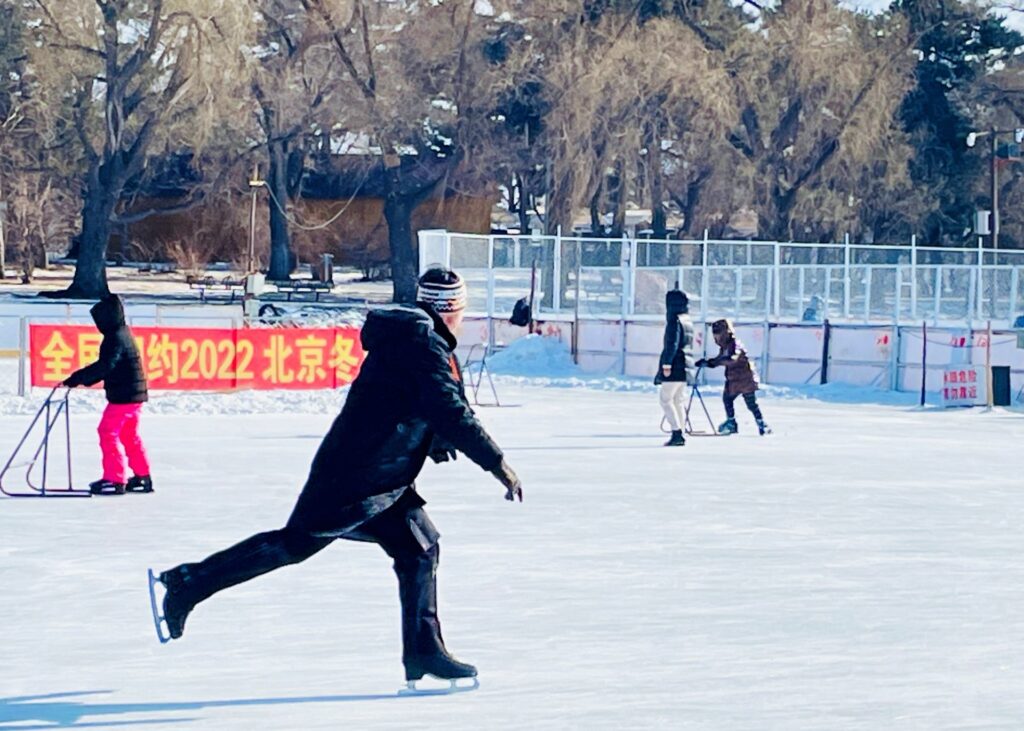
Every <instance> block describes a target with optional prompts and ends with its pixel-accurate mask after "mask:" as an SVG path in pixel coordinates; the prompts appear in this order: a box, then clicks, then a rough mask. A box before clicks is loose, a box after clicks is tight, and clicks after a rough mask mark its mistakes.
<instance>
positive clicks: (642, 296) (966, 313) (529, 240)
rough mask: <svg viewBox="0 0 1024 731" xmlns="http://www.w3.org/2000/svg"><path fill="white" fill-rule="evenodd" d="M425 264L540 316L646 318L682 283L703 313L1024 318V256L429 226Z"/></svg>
mask: <svg viewBox="0 0 1024 731" xmlns="http://www.w3.org/2000/svg"><path fill="white" fill-rule="evenodd" d="M419 237H420V264H421V267H423V266H428V265H429V264H431V263H435V262H436V263H444V264H447V265H449V266H451V267H453V268H455V269H456V270H458V271H459V272H460V273H461V274H462V275H463V277H465V278H466V280H467V283H468V284H469V309H470V312H471V313H472V314H476V315H488V316H494V315H501V314H502V313H506V312H510V311H511V309H512V306H513V304H514V303H515V301H516V300H517V299H519V298H520V297H523V296H526V295H527V294H528V293H529V291H530V282H531V275H532V274H535V276H534V280H535V282H536V284H535V295H534V308H535V312H536V313H537V314H538V315H539V316H545V315H547V316H559V315H577V314H578V315H580V316H583V317H622V318H631V319H643V318H644V317H645V316H660V314H661V313H663V312H664V295H665V292H666V291H667V290H668V289H670V288H672V287H673V286H679V287H681V288H682V289H683V290H684V291H686V292H687V293H688V294H689V296H690V301H691V306H690V310H691V312H692V313H694V314H695V315H699V316H701V317H704V318H708V317H712V316H730V317H738V318H765V319H769V318H770V319H774V320H782V321H799V320H804V321H812V322H813V321H822V320H824V319H825V318H830V319H832V320H837V319H841V320H848V321H853V322H899V323H913V322H921V321H929V322H944V321H953V322H970V321H972V320H993V321H995V322H996V323H998V324H1000V325H1002V326H1007V327H1009V326H1012V325H1013V323H1014V321H1015V320H1016V319H1017V318H1018V317H1020V316H1021V315H1024V251H1017V250H999V251H994V250H992V249H984V248H982V247H978V248H974V249H969V248H939V247H927V246H917V245H916V242H911V244H910V245H909V246H874V245H854V244H849V243H840V244H801V243H791V242H788V243H787V242H778V241H742V242H737V241H718V240H712V239H703V240H699V241H671V240H668V241H655V240H647V239H626V238H624V239H592V238H573V237H564V236H529V235H489V236H483V235H472V234H459V233H451V232H448V231H421V232H420V233H419Z"/></svg>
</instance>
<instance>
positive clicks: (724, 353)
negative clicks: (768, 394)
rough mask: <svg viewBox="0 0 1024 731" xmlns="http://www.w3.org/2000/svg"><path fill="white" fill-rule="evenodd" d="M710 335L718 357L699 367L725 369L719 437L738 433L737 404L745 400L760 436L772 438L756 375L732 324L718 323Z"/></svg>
mask: <svg viewBox="0 0 1024 731" xmlns="http://www.w3.org/2000/svg"><path fill="white" fill-rule="evenodd" d="M711 334H712V335H713V336H714V338H715V344H716V345H717V346H718V355H716V356H715V357H714V358H702V359H701V360H699V361H697V365H698V366H705V367H707V368H716V367H718V366H724V367H725V390H724V391H723V392H722V401H723V402H724V404H725V416H726V419H725V422H724V423H723V424H722V425H721V426H720V427H718V433H719V434H735V433H737V432H738V431H739V427H738V426H737V425H736V409H735V407H734V404H735V403H736V398H737V397H738V396H743V401H744V403H746V405H747V408H748V409H750V413H751V414H753V415H754V419H755V420H756V421H757V430H758V432H759V433H760V434H762V435H764V434H771V431H772V430H771V429H770V428H769V427H768V425H767V424H766V423H765V422H764V417H763V416H762V415H761V407H760V406H758V404H757V395H756V393H757V389H758V383H757V371H756V370H754V364H753V363H751V362H750V359H749V358H748V357H747V351H746V349H745V348H744V347H743V343H741V342H740V341H739V339H738V338H737V337H736V333H735V332H734V331H733V329H732V323H731V322H729V321H728V320H716V321H715V322H713V323H711Z"/></svg>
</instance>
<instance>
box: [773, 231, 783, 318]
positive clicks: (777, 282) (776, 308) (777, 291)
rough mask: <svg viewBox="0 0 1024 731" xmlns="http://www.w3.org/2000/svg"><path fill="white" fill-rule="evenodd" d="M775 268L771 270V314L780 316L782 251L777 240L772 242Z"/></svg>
mask: <svg viewBox="0 0 1024 731" xmlns="http://www.w3.org/2000/svg"><path fill="white" fill-rule="evenodd" d="M773 248H774V249H775V251H774V257H775V258H774V261H775V268H774V269H773V270H772V280H773V281H772V288H773V290H774V291H773V292H772V309H773V312H772V314H773V315H775V317H781V316H782V258H781V257H782V252H781V246H780V244H779V242H778V241H776V242H774V243H773Z"/></svg>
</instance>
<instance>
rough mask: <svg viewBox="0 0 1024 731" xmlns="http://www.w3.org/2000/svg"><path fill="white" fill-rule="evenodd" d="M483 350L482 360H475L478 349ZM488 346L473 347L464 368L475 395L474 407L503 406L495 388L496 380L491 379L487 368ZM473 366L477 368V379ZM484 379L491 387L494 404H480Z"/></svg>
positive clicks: (484, 344)
mask: <svg viewBox="0 0 1024 731" xmlns="http://www.w3.org/2000/svg"><path fill="white" fill-rule="evenodd" d="M477 348H480V349H481V355H480V360H474V359H473V355H474V353H475V352H476V349H477ZM488 350H489V348H488V346H487V344H486V343H480V344H476V345H472V346H470V348H469V353H468V354H467V355H466V362H465V365H464V366H463V368H464V370H465V371H466V375H467V376H468V381H469V389H470V391H471V392H472V394H473V405H474V406H501V401H499V400H498V389H496V388H495V387H494V379H492V378H491V371H490V369H489V368H488V367H487V354H488ZM473 366H477V372H476V377H475V378H474V377H473ZM484 378H486V379H487V385H489V386H490V387H491V395H492V396H494V403H493V404H488V403H480V387H481V386H482V385H483V382H484Z"/></svg>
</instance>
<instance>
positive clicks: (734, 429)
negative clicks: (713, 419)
mask: <svg viewBox="0 0 1024 731" xmlns="http://www.w3.org/2000/svg"><path fill="white" fill-rule="evenodd" d="M739 431H740V428H739V426H738V425H737V424H736V419H726V420H725V421H723V422H722V425H721V426H720V427H718V433H719V434H738V433H739Z"/></svg>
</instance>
